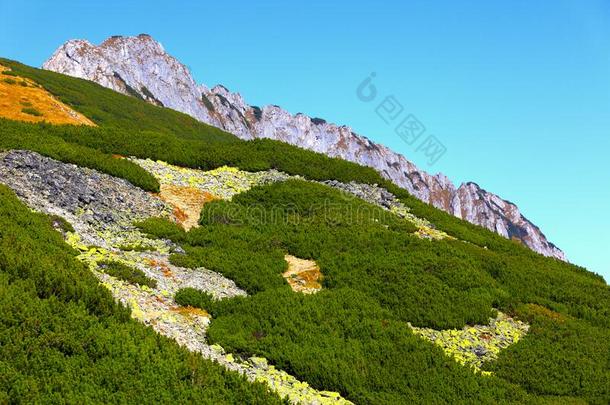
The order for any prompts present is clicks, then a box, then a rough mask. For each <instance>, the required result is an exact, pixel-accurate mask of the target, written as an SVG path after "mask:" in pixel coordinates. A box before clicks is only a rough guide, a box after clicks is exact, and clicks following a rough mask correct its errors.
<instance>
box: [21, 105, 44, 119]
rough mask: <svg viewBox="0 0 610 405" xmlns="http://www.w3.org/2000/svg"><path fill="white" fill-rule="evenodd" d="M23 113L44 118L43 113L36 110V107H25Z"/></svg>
mask: <svg viewBox="0 0 610 405" xmlns="http://www.w3.org/2000/svg"><path fill="white" fill-rule="evenodd" d="M21 112H22V113H26V114H30V115H33V116H34V117H42V115H43V114H42V113H41V112H40V111H38V110H37V109H35V108H34V107H23V108H22V109H21Z"/></svg>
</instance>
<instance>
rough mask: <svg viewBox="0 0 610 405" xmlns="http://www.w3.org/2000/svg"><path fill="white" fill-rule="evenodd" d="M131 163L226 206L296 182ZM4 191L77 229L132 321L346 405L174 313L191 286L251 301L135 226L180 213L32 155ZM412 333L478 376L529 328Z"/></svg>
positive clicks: (251, 375) (398, 210)
mask: <svg viewBox="0 0 610 405" xmlns="http://www.w3.org/2000/svg"><path fill="white" fill-rule="evenodd" d="M132 161H134V162H136V163H138V164H140V165H141V166H142V167H144V168H145V169H147V170H149V171H150V172H151V173H152V174H154V175H155V176H156V177H157V178H158V179H159V180H160V181H161V183H162V184H171V185H175V186H181V187H193V188H196V189H198V190H201V191H204V192H207V193H210V194H212V195H214V196H216V197H217V198H222V199H231V198H232V197H233V196H234V195H235V194H238V193H240V192H244V191H247V190H248V189H250V188H251V187H254V186H256V185H260V184H266V183H269V182H274V181H284V180H286V179H288V178H290V176H288V175H286V174H284V173H280V172H276V171H269V172H259V173H248V172H243V171H240V170H237V169H235V168H219V169H216V170H212V171H209V172H203V171H199V170H193V169H183V168H178V167H175V166H171V165H167V164H165V163H163V162H152V161H150V160H135V159H132ZM0 183H4V184H6V185H7V186H9V187H10V188H11V189H13V191H14V192H15V193H16V194H17V196H18V197H19V198H20V199H21V200H22V201H23V202H24V203H25V204H27V205H28V206H29V207H30V208H32V209H34V210H36V211H39V212H43V213H46V214H50V215H58V216H60V217H62V218H64V219H65V220H66V221H68V222H69V223H70V224H71V225H72V227H73V228H74V232H69V231H68V232H66V231H65V230H62V232H63V233H64V236H65V238H66V242H67V243H69V244H70V245H71V246H72V247H74V248H75V249H77V250H78V251H79V252H80V254H79V256H78V259H79V260H81V261H83V262H84V263H86V264H87V265H88V266H89V268H90V270H91V271H92V272H93V273H94V274H95V275H96V276H97V278H98V279H99V280H100V283H102V284H103V285H104V286H105V287H107V288H108V289H109V290H110V291H111V292H112V294H113V296H114V297H115V299H116V300H118V301H120V302H121V303H123V304H124V305H126V306H128V307H129V308H130V309H131V311H132V317H134V318H136V319H137V320H139V321H141V322H143V323H145V324H146V325H149V326H150V327H152V328H153V329H154V330H156V331H157V332H158V333H160V334H162V335H165V336H168V337H170V338H173V339H174V340H176V342H177V343H179V344H180V345H182V346H185V347H187V348H188V349H189V350H191V351H194V352H198V353H201V355H203V356H204V357H205V358H208V359H211V360H214V361H216V362H218V363H219V364H221V365H223V366H224V367H226V368H227V369H229V370H233V371H236V372H239V373H241V374H243V375H245V376H246V377H247V378H248V379H249V380H251V381H260V382H264V383H266V384H268V385H269V387H270V388H271V389H272V390H274V391H275V392H277V393H278V394H279V395H280V396H282V397H287V398H288V399H289V401H290V402H291V403H295V404H296V403H302V404H326V403H333V404H335V403H349V401H347V400H345V399H344V398H342V397H341V396H340V395H339V394H337V393H334V392H327V391H318V390H315V389H313V388H311V387H309V385H308V384H307V383H306V382H301V381H298V380H297V379H296V378H294V377H293V376H291V375H289V374H287V373H286V372H284V371H281V370H277V369H276V368H275V367H274V366H273V365H270V364H268V362H267V360H266V359H264V358H259V357H250V358H240V357H238V356H235V355H233V354H231V353H226V352H225V351H224V349H223V348H222V347H220V346H218V345H210V344H209V343H208V342H207V340H206V330H207V327H208V325H209V323H210V321H211V319H210V316H209V315H208V314H207V313H206V312H205V311H202V310H198V309H194V308H189V307H181V306H179V305H177V304H176V303H175V301H174V298H173V297H174V294H175V292H176V291H178V290H179V289H181V288H185V287H192V288H196V289H199V290H201V291H206V292H209V293H210V294H212V295H213V296H214V297H215V298H216V299H226V298H231V297H235V296H240V295H241V296H244V295H246V293H245V292H244V291H243V290H241V289H240V288H238V287H237V286H236V285H235V283H234V282H233V281H232V280H229V279H227V278H225V277H224V276H222V275H221V274H218V273H215V272H213V271H210V270H208V269H205V268H198V269H187V268H182V267H177V266H174V265H172V264H171V263H169V255H170V253H172V252H175V253H180V252H182V249H181V248H180V246H178V245H176V244H174V243H172V242H171V241H169V240H159V239H151V238H148V237H147V236H146V235H144V234H142V233H141V232H140V231H139V230H138V229H137V228H136V227H135V226H134V225H133V223H134V222H135V221H140V220H144V219H146V218H150V217H167V218H174V214H175V207H172V206H170V205H169V204H167V203H166V202H164V201H162V200H161V199H160V198H159V197H158V196H155V195H152V194H149V193H146V192H144V191H142V190H140V189H139V188H137V187H135V186H133V185H131V184H130V183H129V182H127V181H125V180H122V179H117V178H114V177H111V176H108V175H106V174H102V173H99V172H97V171H95V170H91V169H86V168H80V167H78V166H75V165H72V164H65V163H61V162H58V161H55V160H53V159H49V158H46V157H43V156H41V155H39V154H37V153H34V152H28V151H10V152H5V153H0ZM327 184H328V185H329V186H331V187H335V188H338V189H341V190H343V191H345V192H346V193H348V195H349V196H355V197H357V198H362V199H364V200H365V201H368V202H370V203H372V204H376V205H379V206H381V207H383V208H385V209H387V210H389V211H390V212H393V213H395V214H396V215H399V216H400V217H402V218H405V219H406V220H409V221H411V222H413V223H415V224H416V225H417V226H418V227H419V229H420V230H419V232H418V233H417V234H418V236H420V237H426V238H430V239H442V238H445V237H448V236H447V235H446V234H444V233H443V232H440V231H437V230H435V229H434V228H433V227H432V225H430V224H429V223H428V222H427V221H425V220H423V219H420V218H417V217H415V216H413V215H412V214H410V213H409V211H408V208H407V207H405V206H403V205H402V204H401V203H400V202H399V201H397V200H396V199H395V198H394V196H393V195H392V194H390V193H388V192H387V191H386V190H384V189H381V188H379V187H376V186H369V185H362V184H357V183H350V184H344V183H338V182H327ZM350 198H352V197H350ZM174 219H175V218H174ZM58 228H61V227H58ZM106 261H116V262H120V263H122V264H125V265H128V266H132V267H135V268H138V269H140V270H142V271H143V272H144V273H145V274H146V276H148V277H149V278H151V279H154V280H155V281H156V282H157V284H156V287H155V288H151V287H147V286H140V285H137V284H131V283H128V282H125V281H122V280H120V279H117V278H115V277H112V276H110V275H108V274H105V273H104V268H103V266H100V263H101V262H106ZM412 329H413V331H414V332H415V333H416V334H419V335H420V336H422V337H423V338H425V339H428V340H430V341H432V342H434V343H436V344H439V345H440V346H441V347H443V349H444V350H445V351H446V352H447V354H448V355H450V356H453V357H454V358H455V359H456V360H457V361H459V362H460V363H462V364H464V365H470V366H473V367H474V368H475V370H479V367H480V365H481V364H482V363H483V362H484V361H488V360H493V359H494V358H495V357H496V356H497V353H498V351H499V350H500V349H502V348H505V347H507V346H508V345H510V344H512V343H514V342H516V341H517V340H518V339H519V338H520V337H521V336H523V335H524V334H525V333H526V332H527V325H525V324H522V323H520V322H518V321H513V320H512V319H510V318H508V317H506V316H504V315H503V314H500V315H499V317H498V318H497V319H495V320H491V323H490V325H489V326H485V325H475V326H474V327H466V328H464V329H463V330H462V331H457V330H449V331H435V330H432V329H424V328H412Z"/></svg>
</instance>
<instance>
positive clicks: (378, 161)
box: [43, 34, 565, 259]
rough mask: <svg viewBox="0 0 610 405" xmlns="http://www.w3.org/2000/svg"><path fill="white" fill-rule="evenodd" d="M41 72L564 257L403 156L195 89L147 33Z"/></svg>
mask: <svg viewBox="0 0 610 405" xmlns="http://www.w3.org/2000/svg"><path fill="white" fill-rule="evenodd" d="M43 68H45V69H48V70H53V71H56V72H59V73H63V74H67V75H71V76H76V77H80V78H84V79H88V80H92V81H95V82H97V83H99V84H101V85H102V86H106V87H109V88H111V89H113V90H116V91H119V92H121V93H124V94H129V95H132V96H134V97H139V98H141V99H144V100H146V101H148V102H151V103H154V104H157V105H160V106H164V107H167V108H172V109H175V110H178V111H181V112H184V113H186V114H189V115H191V116H192V117H194V118H196V119H198V120H200V121H202V122H205V123H208V124H210V125H214V126H216V127H219V128H222V129H224V130H226V131H228V132H231V133H233V134H235V135H236V136H238V137H240V138H242V139H247V140H249V139H255V138H270V139H276V140H280V141H283V142H286V143H289V144H292V145H296V146H299V147H302V148H306V149H310V150H313V151H316V152H320V153H324V154H326V155H328V156H332V157H339V158H343V159H346V160H349V161H352V162H356V163H359V164H362V165H365V166H370V167H373V168H375V169H376V170H378V171H379V172H380V173H381V174H382V176H384V177H385V178H387V179H389V180H391V181H393V182H394V183H396V184H397V185H399V186H401V187H404V188H405V189H407V190H408V191H409V192H410V193H411V194H413V195H414V196H415V197H417V198H419V199H420V200H422V201H425V202H427V203H430V204H432V205H434V206H435V207H437V208H440V209H442V210H445V211H447V212H449V213H451V214H454V215H456V216H458V217H460V218H463V219H465V220H467V221H470V222H472V223H474V224H477V225H482V226H484V227H486V228H488V229H491V230H493V231H495V232H497V233H499V234H500V235H502V236H505V237H507V238H516V239H519V240H521V241H522V242H523V243H524V244H526V245H527V246H529V247H530V248H531V249H533V250H535V251H536V252H539V253H541V254H544V255H546V256H553V257H557V258H560V259H565V257H564V254H563V252H562V251H561V250H559V249H558V248H557V247H555V246H554V245H553V244H552V243H550V242H549V241H548V240H547V239H546V237H545V236H544V234H543V233H542V232H541V231H540V230H539V229H538V228H537V227H536V226H535V225H534V224H532V223H531V222H530V221H528V220H527V219H526V218H525V217H524V216H523V215H522V214H521V213H520V211H519V209H518V208H517V206H516V205H514V204H512V203H510V202H508V201H505V200H503V199H501V198H500V197H498V196H497V195H495V194H492V193H489V192H487V191H485V190H483V189H481V188H480V187H479V186H477V185H476V184H475V183H466V184H463V185H461V186H460V187H459V188H457V189H456V187H455V186H454V184H453V183H452V182H451V181H450V180H449V179H448V178H447V177H446V176H445V175H443V174H436V175H430V174H428V173H426V172H425V171H422V170H420V169H418V168H417V167H416V166H415V165H414V164H413V163H411V162H410V161H408V160H407V159H406V158H405V157H404V156H403V155H401V154H398V153H395V152H393V151H391V150H390V149H388V148H387V147H385V146H383V145H380V144H376V143H374V142H372V141H371V140H369V139H368V138H366V137H364V136H361V135H358V134H356V133H354V132H353V131H352V130H351V128H349V127H347V126H339V125H336V124H332V123H328V122H326V121H325V120H323V119H321V118H310V117H308V116H307V115H304V114H300V113H299V114H296V115H293V114H291V113H289V112H288V111H286V110H283V109H282V108H280V107H278V106H276V105H268V106H265V107H262V108H259V107H256V106H250V105H248V104H247V103H246V102H245V101H244V99H243V97H242V96H241V95H240V94H239V93H231V92H230V91H229V90H228V89H227V88H226V87H224V86H222V85H216V86H214V87H212V88H211V89H209V88H208V87H207V86H205V85H202V84H201V85H197V84H196V83H195V81H194V80H193V77H192V76H191V74H190V72H189V71H188V69H187V68H186V67H185V66H184V65H183V64H181V63H180V62H178V61H177V60H176V59H175V58H173V57H172V56H170V55H169V54H167V53H166V52H165V50H164V48H163V46H162V45H161V44H160V43H158V42H157V41H155V40H154V39H153V38H152V37H150V36H149V35H146V34H141V35H138V36H137V37H120V36H115V37H111V38H109V39H107V40H106V41H104V42H103V43H101V44H100V45H99V46H95V45H92V44H91V43H90V42H88V41H84V40H72V41H68V42H66V43H65V44H64V45H62V46H61V47H59V48H58V49H57V51H55V53H54V54H53V55H52V56H51V58H49V60H47V61H46V62H45V63H44V65H43Z"/></svg>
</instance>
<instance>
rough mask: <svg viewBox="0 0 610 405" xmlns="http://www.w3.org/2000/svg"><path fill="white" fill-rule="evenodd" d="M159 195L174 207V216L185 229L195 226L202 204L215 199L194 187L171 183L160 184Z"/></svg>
mask: <svg viewBox="0 0 610 405" xmlns="http://www.w3.org/2000/svg"><path fill="white" fill-rule="evenodd" d="M159 197H160V198H161V199H162V200H163V201H165V202H166V203H168V204H170V205H171V206H172V207H173V208H174V217H175V218H176V220H177V221H178V223H179V224H180V225H182V227H183V228H184V229H186V230H187V231H188V230H189V229H191V228H193V227H196V226H197V224H198V222H199V217H200V215H201V209H202V208H203V205H204V204H205V203H207V202H210V201H213V200H216V199H217V198H216V197H214V196H213V195H212V194H210V193H208V192H205V191H202V190H199V189H197V188H195V187H185V186H174V185H171V184H161V192H160V193H159Z"/></svg>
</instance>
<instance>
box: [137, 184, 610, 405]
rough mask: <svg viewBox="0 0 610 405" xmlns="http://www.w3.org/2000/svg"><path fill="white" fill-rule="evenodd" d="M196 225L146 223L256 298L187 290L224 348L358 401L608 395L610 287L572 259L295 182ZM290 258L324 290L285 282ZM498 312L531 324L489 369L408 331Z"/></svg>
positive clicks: (208, 212)
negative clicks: (438, 236)
mask: <svg viewBox="0 0 610 405" xmlns="http://www.w3.org/2000/svg"><path fill="white" fill-rule="evenodd" d="M357 213H360V214H359V215H357ZM261 219H262V220H261ZM200 223H201V224H202V227H200V228H196V229H192V230H191V231H189V232H184V231H182V230H181V229H180V228H179V227H178V226H176V225H173V224H171V223H169V222H167V221H163V220H157V219H153V220H148V221H145V222H144V223H142V224H141V225H140V226H141V228H142V229H143V230H144V231H145V232H148V233H151V234H154V235H155V236H157V237H162V238H171V239H173V240H174V241H176V242H178V243H180V244H181V245H182V246H183V247H184V248H185V250H186V253H187V255H182V254H177V255H174V256H172V262H174V263H175V264H178V265H181V266H186V267H198V266H204V265H205V266H206V267H207V268H210V269H212V270H215V271H218V272H220V273H222V274H224V275H226V276H227V277H229V278H231V279H233V280H235V281H236V283H237V284H238V285H239V286H240V287H242V288H244V289H245V290H246V291H248V292H249V293H250V294H251V296H249V297H246V298H243V297H240V298H234V299H230V300H223V301H220V302H215V301H212V300H210V299H209V297H207V296H205V295H204V294H201V293H198V292H196V291H192V290H185V291H183V292H181V293H179V294H178V297H177V298H178V299H179V300H180V303H181V304H184V305H193V306H199V307H202V308H204V309H206V310H208V311H209V312H211V314H212V315H213V317H214V319H213V321H212V323H211V326H210V330H209V336H210V339H211V340H212V341H214V342H217V343H219V344H220V345H222V346H223V347H225V348H227V349H228V350H231V351H235V352H244V353H247V354H256V355H259V356H264V357H266V358H268V359H269V360H271V361H272V362H273V363H274V364H277V365H278V366H280V367H282V368H283V369H285V370H287V371H289V372H290V373H292V374H294V375H296V376H298V377H299V378H302V379H305V380H307V381H308V382H309V383H310V384H312V385H313V386H314V387H326V388H329V389H332V390H335V391H338V392H340V393H341V394H342V395H343V396H344V397H346V398H348V399H350V400H353V401H354V402H356V403H375V404H381V403H387V404H394V403H409V402H416V403H432V402H460V401H476V402H481V401H482V402H510V401H516V402H529V401H535V402H539V401H542V400H543V399H551V397H553V396H556V398H555V400H561V401H567V400H568V399H570V398H571V397H580V398H585V399H586V400H588V401H590V402H592V403H607V402H608V401H610V388H609V387H610V384H608V383H609V382H610V369H609V368H608V364H609V362H610V343H609V342H610V333H609V331H608V316H607V314H608V308H609V307H610V289H609V288H608V286H606V285H605V283H603V282H602V281H600V280H598V279H597V278H596V277H592V276H591V275H589V274H586V273H582V272H580V271H579V270H575V269H574V268H573V267H572V266H571V265H569V264H565V263H562V262H559V261H556V260H552V259H546V258H545V259H542V260H539V257H540V256H538V255H529V253H528V251H527V250H525V249H521V248H520V247H518V246H515V250H514V251H510V252H508V253H505V252H504V251H502V250H500V251H498V252H494V251H493V250H490V249H482V248H480V247H478V246H475V245H473V244H470V243H464V242H463V241H459V240H458V241H452V240H440V241H429V240H422V239H420V238H417V237H415V236H414V235H413V234H412V233H413V232H414V230H415V228H414V227H413V225H411V224H409V223H406V222H405V221H402V220H399V219H398V217H395V216H393V215H391V214H389V213H387V212H386V211H383V210H381V209H379V208H377V207H374V206H369V205H368V204H366V203H364V202H363V201H361V200H359V199H347V200H346V199H345V195H344V194H342V193H341V192H339V191H337V190H334V189H331V188H329V187H326V186H323V185H319V184H313V183H309V182H304V181H299V180H290V181H286V182H282V183H275V184H272V185H266V186H260V187H255V188H253V189H251V190H250V191H247V192H245V193H242V194H239V195H237V196H235V197H234V198H233V200H232V202H223V201H219V202H212V203H208V204H207V205H206V206H204V209H203V211H202V215H201V220H200ZM286 253H288V254H292V255H295V256H297V257H301V258H307V259H313V260H315V261H316V262H317V264H318V265H319V266H320V269H321V272H322V274H323V275H324V282H323V285H324V288H323V290H322V291H321V292H319V293H317V294H315V295H314V296H303V295H301V294H298V293H294V292H293V291H292V290H291V289H290V287H289V286H288V284H287V283H286V281H285V280H284V279H283V278H282V277H281V273H282V272H283V271H284V270H285V267H286V263H285V261H284V254H286ZM532 303H536V304H538V305H533V304H532ZM541 305H544V307H543V306H541ZM492 308H497V309H500V310H502V311H503V312H507V313H509V314H511V315H516V316H518V317H519V318H521V319H524V320H530V321H531V322H532V328H531V330H530V332H529V334H528V335H526V336H525V337H524V338H522V340H521V341H520V342H519V343H517V344H515V345H514V346H512V347H511V348H509V349H508V350H507V351H506V352H503V351H501V352H500V357H499V360H498V362H497V364H494V363H488V364H486V365H485V367H484V368H485V369H487V370H491V371H494V372H495V376H492V377H487V376H482V375H481V374H476V373H474V372H473V371H472V370H470V369H468V368H467V367H463V366H460V365H459V364H458V363H457V362H455V361H453V360H452V359H451V358H449V357H447V356H445V354H444V353H443V352H442V350H440V349H439V348H438V347H436V346H434V345H432V344H431V343H428V342H425V341H424V340H423V339H421V338H420V337H417V336H415V335H414V334H413V333H411V330H410V328H409V326H408V322H410V323H412V324H413V325H416V326H426V327H432V328H435V329H439V330H440V329H447V328H457V329H459V328H462V327H463V326H464V325H465V324H475V323H477V324H486V323H487V322H488V319H489V317H490V316H492V315H493V314H492ZM531 308H546V309H544V311H542V312H537V313H536V312H532V310H531ZM548 308H552V309H553V310H550V309H548ZM556 319H560V320H561V321H560V323H555V320H556ZM564 337H565V339H564ZM458 343H459V342H458ZM571 348H572V349H571ZM572 350H573V351H574V353H571V351H572ZM566 362H567V363H566ZM566 364H569V367H567V368H566V367H565V365H566ZM526 365H528V366H526Z"/></svg>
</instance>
